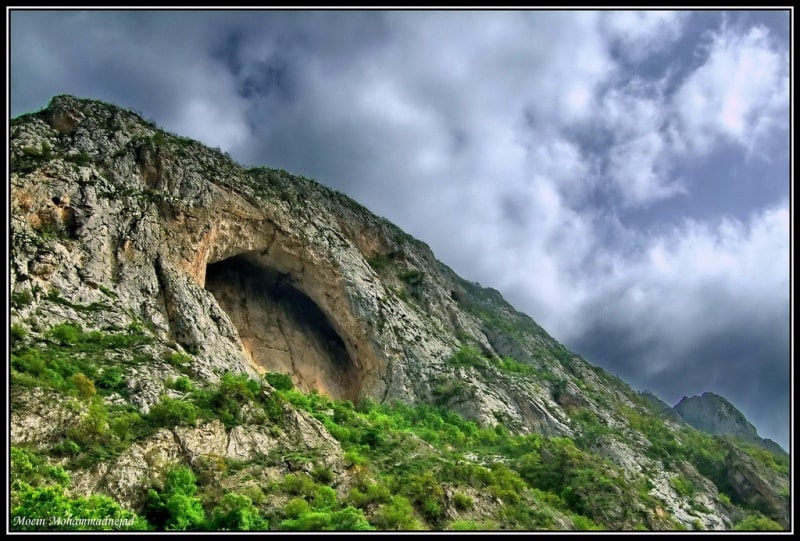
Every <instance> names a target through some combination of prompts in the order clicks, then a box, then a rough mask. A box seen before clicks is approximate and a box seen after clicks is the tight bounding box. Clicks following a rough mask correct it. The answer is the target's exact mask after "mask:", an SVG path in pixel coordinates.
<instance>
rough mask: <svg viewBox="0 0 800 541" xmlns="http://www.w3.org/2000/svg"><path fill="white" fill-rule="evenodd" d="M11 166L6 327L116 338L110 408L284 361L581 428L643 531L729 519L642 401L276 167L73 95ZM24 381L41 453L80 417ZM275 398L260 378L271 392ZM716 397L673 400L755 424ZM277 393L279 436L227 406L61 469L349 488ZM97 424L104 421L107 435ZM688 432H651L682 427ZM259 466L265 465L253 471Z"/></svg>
mask: <svg viewBox="0 0 800 541" xmlns="http://www.w3.org/2000/svg"><path fill="white" fill-rule="evenodd" d="M10 158H11V178H10V184H11V192H10V233H11V235H10V248H9V250H10V259H9V263H10V277H9V278H10V291H11V318H12V323H13V327H12V340H13V341H16V343H17V344H22V345H23V346H24V345H26V344H35V345H36V346H37V347H49V346H52V345H54V344H59V347H75V348H76V349H77V346H78V344H77V343H75V342H74V341H72V342H70V337H69V336H61V338H59V336H60V335H59V334H58V333H56V332H55V329H57V327H58V326H59V325H62V324H64V323H65V322H66V323H69V324H70V325H71V327H70V328H72V329H73V331H72V332H76V331H74V328H75V327H76V326H77V327H79V328H80V332H83V333H86V334H85V335H84V336H83V337H82V339H85V340H89V341H90V342H91V341H92V340H95V341H98V340H102V339H103V336H105V335H110V336H112V337H113V339H114V340H116V341H117V342H114V345H113V347H111V346H109V347H108V348H107V349H106V350H104V351H103V356H104V357H103V359H102V361H103V364H104V367H103V368H102V369H100V368H97V367H95V368H97V375H98V378H100V377H105V376H108V374H107V373H106V370H107V368H108V367H109V366H114V367H115V368H118V369H119V371H120V373H121V375H122V380H123V381H124V382H125V383H124V386H121V387H119V388H117V389H116V391H115V394H113V395H104V396H103V398H104V400H106V402H108V403H111V404H114V405H117V406H125V407H131V406H132V407H133V408H135V410H136V411H137V412H139V413H141V414H143V415H144V414H147V412H148V411H150V410H151V407H152V406H153V405H154V404H156V403H157V402H159V400H160V399H161V398H163V396H164V395H167V396H170V397H172V398H175V399H176V400H180V398H181V392H180V391H177V390H176V389H177V387H176V380H177V379H178V378H186V379H188V380H190V382H191V384H193V385H197V386H199V387H204V386H210V385H212V384H216V383H218V382H219V381H220V380H221V379H223V377H224V376H225V374H226V373H234V374H246V375H248V376H250V377H252V378H254V379H259V378H260V376H261V375H262V374H264V373H267V372H281V373H284V374H288V375H290V376H291V377H292V380H293V381H294V384H295V385H296V386H297V387H299V388H300V389H301V390H303V391H305V392H311V391H318V392H319V393H322V394H325V395H328V396H330V397H332V398H335V399H340V400H350V401H352V402H359V401H364V400H366V399H370V400H372V401H376V402H383V403H388V402H392V401H402V402H405V403H408V404H433V405H437V406H443V407H446V408H448V409H450V410H452V411H455V412H456V413H459V414H460V415H462V416H463V417H465V418H467V419H470V420H473V421H476V422H477V423H478V424H480V425H482V426H484V427H494V428H495V430H497V431H502V430H503V429H507V430H509V431H511V432H514V433H517V434H528V433H536V434H541V435H544V436H552V437H557V436H563V437H572V438H576V439H578V438H582V441H583V440H585V441H586V442H588V443H586V446H587V448H588V447H591V448H592V449H593V450H594V452H595V453H596V455H597V456H599V457H602V458H603V459H604V460H606V461H607V462H608V467H609V468H612V466H613V468H617V469H618V470H619V471H620V472H622V474H621V475H623V474H624V475H625V476H626V477H628V478H630V479H632V480H641V479H642V477H643V476H648V479H649V480H650V482H649V484H647V485H643V486H645V488H643V489H642V490H643V491H645V492H647V493H648V494H649V497H652V498H653V502H656V503H654V504H653V508H652V509H647V510H644V511H643V512H646V514H648V517H649V518H648V519H647V520H648V524H649V525H650V526H651V527H654V528H658V529H670V528H672V527H674V526H675V525H676V524H677V525H681V526H683V527H687V528H693V527H698V525H699V527H703V528H707V529H724V528H728V527H730V526H731V523H732V521H731V519H730V517H729V516H728V515H727V511H726V510H725V508H724V506H722V505H721V504H720V496H719V494H718V492H717V490H716V488H715V487H714V485H713V484H712V483H711V482H710V481H708V480H707V479H705V478H704V477H702V476H701V475H700V474H699V473H697V472H696V471H694V470H692V469H691V468H688V466H687V465H686V464H685V463H683V462H682V461H676V462H675V463H667V462H666V461H663V462H662V461H660V460H657V459H654V458H653V456H651V455H652V454H653V453H652V452H651V451H652V449H651V447H652V446H653V442H651V441H650V440H648V438H647V437H646V435H645V434H644V433H643V432H642V431H641V430H639V429H638V428H637V427H638V426H641V425H642V423H644V421H642V419H645V420H648V419H649V418H650V417H653V416H658V415H662V414H664V412H663V411H660V410H658V408H656V409H655V410H654V409H653V402H652V401H650V406H649V407H648V406H647V405H646V404H647V401H646V400H643V399H642V398H641V397H639V396H638V394H637V393H636V392H634V391H633V390H632V389H631V388H630V387H628V386H627V385H626V384H625V383H624V382H622V381H621V380H619V379H617V378H615V377H614V376H612V375H611V374H609V373H607V372H605V371H604V370H602V369H600V368H598V367H594V366H591V365H590V364H589V363H587V362H586V361H584V360H583V359H582V358H581V357H579V356H577V355H574V354H572V353H570V352H569V351H568V350H566V349H565V348H564V347H563V346H561V345H560V344H559V343H558V342H556V341H555V340H554V339H553V338H552V337H550V336H549V335H548V334H547V333H546V332H545V331H544V330H543V329H542V328H541V327H539V326H538V325H537V324H536V323H535V322H534V321H533V320H532V319H531V318H530V317H528V316H526V315H524V314H521V313H519V312H517V311H516V310H514V308H513V307H512V306H510V305H509V304H508V303H507V302H506V301H505V300H504V299H503V298H502V296H501V295H500V294H499V293H498V292H497V291H494V290H492V289H487V288H483V287H481V286H480V285H479V284H475V283H472V282H468V281H466V280H463V279H461V278H460V277H458V276H457V275H456V274H455V273H454V272H453V271H452V270H451V269H449V268H448V267H447V266H445V265H443V264H442V263H440V262H439V261H437V260H436V258H435V257H434V255H433V253H432V252H431V250H430V249H429V247H428V246H427V245H425V244H424V243H422V242H420V241H418V240H416V239H413V238H411V237H410V236H409V235H407V234H405V233H403V232H402V231H401V230H400V229H398V228H397V227H396V226H394V225H392V224H391V223H389V222H388V221H386V220H384V219H382V218H380V217H377V216H375V215H374V214H372V213H370V212H369V211H368V210H367V209H365V208H363V207H361V206H360V205H358V204H357V203H355V202H354V201H352V200H351V199H349V198H347V197H345V196H344V195H342V194H340V193H338V192H336V191H333V190H331V189H328V188H326V187H324V186H322V185H320V184H318V183H317V182H314V181H312V180H310V179H306V178H303V177H299V176H294V175H291V174H289V173H287V172H285V171H282V170H276V169H268V168H253V169H245V168H243V167H241V166H239V165H237V164H236V163H234V162H233V161H232V160H231V159H230V158H229V157H228V156H227V155H225V154H223V153H221V152H219V151H216V150H212V149H209V148H207V147H205V146H203V145H201V144H200V143H197V142H195V141H191V140H189V139H186V138H183V137H180V136H176V135H172V134H168V133H166V132H163V131H161V130H159V129H158V128H157V127H156V126H155V125H154V124H153V123H152V122H148V121H146V120H144V119H142V118H141V117H140V116H139V115H137V114H135V113H133V112H131V111H127V110H124V109H121V108H119V107H115V106H112V105H109V104H105V103H102V102H98V101H92V100H83V99H77V98H74V97H71V96H57V97H56V98H54V99H53V100H52V102H51V103H50V105H49V106H48V107H47V108H46V109H44V110H43V111H40V112H38V113H33V114H30V115H24V116H23V117H20V118H18V119H15V120H13V121H12V123H11V139H10ZM62 331H63V332H67V331H64V330H63V329H62ZM92 333H95V334H92ZM126 337H127V338H126ZM59 340H61V342H59ZM84 354H85V355H89V353H86V352H83V353H81V355H84ZM92 354H96V352H95V353H92ZM87 358H88V357H87ZM29 361H30V360H29ZM31 362H32V361H31ZM12 365H13V362H12ZM28 369H29V371H35V370H36V367H35V366H34V367H30V366H29V367H28ZM90 369H91V367H90V368H87V370H90ZM109 377H110V376H109ZM18 381H22V382H23V384H22V385H21V386H20V387H19V388H14V389H13V392H12V397H11V400H12V411H11V419H10V421H11V439H12V444H13V445H26V446H34V447H40V448H43V449H47V450H52V448H53V446H54V445H57V444H58V443H59V442H63V441H64V440H65V438H66V437H67V435H68V434H69V430H70V426H74V425H75V424H76V423H80V422H83V420H84V419H85V418H86V415H87V413H86V410H87V408H88V406H87V403H86V402H83V401H81V400H78V399H77V398H75V397H70V398H69V399H66V400H65V399H64V397H63V395H58V394H57V393H56V394H51V393H49V392H48V391H43V390H41V389H35V388H29V387H27V386H26V384H25V383H24V382H25V380H24V379H22V380H18ZM223 381H224V379H223ZM262 381H263V380H262ZM182 384H183V385H186V382H185V381H184V382H183V383H182ZM272 390H273V389H272V388H271V387H270V386H269V385H268V384H266V383H265V384H263V387H262V392H263V393H264V396H270V392H271V391H272ZM89 394H91V393H89ZM704 396H705V395H704ZM73 398H74V399H73ZM709 404H711V405H709ZM725 404H727V402H721V401H719V400H716V399H714V400H710V399H705V398H704V399H702V400H700V401H699V402H698V401H695V400H692V399H687V400H686V401H685V403H684V402H682V404H681V405H679V406H680V407H679V408H676V411H677V412H678V413H679V414H680V415H681V416H682V417H683V419H685V420H686V421H687V422H689V423H690V424H694V425H695V426H697V425H698V424H702V425H703V427H704V428H702V429H708V430H711V431H712V432H713V433H726V434H736V435H740V436H744V437H748V438H751V439H752V438H753V437H756V436H757V435H756V434H755V429H753V427H752V426H751V425H749V423H746V420H744V422H743V417H742V416H741V414H740V413H739V412H738V411H736V410H735V408H732V406H731V407H730V408H727V406H725ZM727 405H728V406H730V405H729V404H727ZM284 406H286V407H285V409H284V410H282V411H283V417H282V419H283V421H282V424H281V428H280V429H279V430H278V429H277V428H276V426H274V425H273V426H269V424H268V423H265V422H264V421H263V417H264V415H265V413H264V412H263V411H262V412H260V413H258V412H257V413H258V414H252V415H250V414H248V413H247V412H241V413H242V415H243V419H244V421H243V422H242V423H240V424H239V425H238V426H234V427H233V428H230V425H229V424H228V426H226V424H223V423H222V422H221V421H220V420H213V421H209V420H204V421H197V422H195V423H188V424H187V423H183V424H181V423H177V422H176V423H175V426H172V425H170V426H167V427H166V428H164V427H163V425H161V426H160V428H159V429H158V430H155V432H154V433H148V435H147V436H146V437H143V438H140V439H137V440H136V441H135V442H134V443H133V444H130V441H128V443H129V444H130V445H129V446H128V447H126V448H125V450H124V451H121V452H120V453H119V454H118V455H114V457H113V458H112V459H109V460H104V461H101V462H100V463H99V464H97V465H96V466H94V467H92V468H89V469H79V470H77V471H75V472H72V485H71V490H72V491H73V492H76V493H79V494H92V493H98V492H102V493H106V494H108V495H110V496H112V497H114V498H116V499H118V500H119V501H120V502H121V503H122V504H123V505H125V506H126V507H129V508H130V509H137V508H140V507H141V505H142V503H143V502H144V500H145V499H146V496H147V489H148V488H149V487H152V485H153V483H157V482H158V481H159V480H160V479H161V478H162V476H163V473H164V468H165V467H166V465H168V464H174V463H176V462H177V463H185V464H191V465H192V466H193V468H195V470H197V471H201V472H204V475H206V476H207V479H206V481H207V482H208V484H214V483H215V482H216V480H217V477H215V476H218V474H219V471H220V468H222V467H223V466H224V464H225V463H226V461H237V462H238V463H240V464H249V466H247V465H246V466H243V468H245V469H244V470H242V471H241V472H239V473H240V474H241V477H242V479H245V478H246V480H247V482H248V483H252V482H254V479H260V480H262V481H263V482H271V481H273V480H275V479H277V478H278V477H279V476H280V474H279V473H278V472H276V471H273V470H275V469H276V468H277V466H275V464H276V463H278V464H281V466H280V467H281V468H283V469H284V470H285V471H306V472H311V471H312V469H313V468H315V467H318V466H320V465H321V466H324V467H325V468H328V469H329V470H330V471H331V472H332V473H333V475H338V476H340V479H342V480H343V481H342V486H347V484H348V483H349V482H351V481H352V477H353V474H352V472H349V471H346V470H347V468H348V467H349V466H346V465H345V461H344V459H343V456H344V455H343V452H342V448H341V446H340V444H339V442H338V441H337V440H336V439H335V438H334V437H333V436H332V435H331V433H330V432H329V431H328V430H327V429H326V427H325V425H324V424H323V423H322V422H320V421H319V420H317V419H316V418H315V417H314V416H312V415H311V414H309V413H306V412H304V411H301V410H299V409H296V408H292V407H288V405H286V404H284ZM656 406H658V404H656ZM726 408H727V409H726ZM737 414H738V415H737ZM259 416H260V417H259ZM709 416H710V417H709ZM259 419H261V420H259ZM637 419H638V420H639V424H638V425H637V424H636V423H634V420H637ZM690 419H692V420H690ZM708 419H711V421H709V422H710V424H708V423H706V424H703V423H705V422H706V420H708ZM101 421H102V419H100V420H99V421H98V422H97V425H96V426H95V428H96V430H97V431H98V432H102V431H108V430H110V428H109V427H105V426H103V425H102V422H101ZM695 423H697V424H695ZM682 426H683V425H681V426H679V425H678V424H677V423H674V422H670V421H668V420H665V421H664V427H662V428H664V430H666V431H667V432H669V434H672V435H675V436H676V437H677V438H679V436H678V434H679V432H680V430H681V427H682ZM117 428H118V427H117ZM425 445H427V444H425ZM676 445H677V444H676ZM264 457H270V466H269V467H268V468H263V467H262V468H261V469H260V470H258V471H256V470H255V469H253V470H252V471H251V470H250V469H247V468H258V465H259V460H262V459H263V458H264ZM746 458H747V457H744V458H742V457H739V456H738V455H736V456H734V455H731V459H730V460H731V461H732V462H731V469H732V472H733V473H732V474H731V475H732V477H731V479H730V482H731V483H733V484H736V485H737V486H739V487H740V489H741V490H742V494H741V495H740V498H741V499H747V498H748V496H747V495H746V494H747V493H748V491H755V492H757V493H759V494H761V500H764V501H767V502H772V503H768V505H767V508H768V509H767V510H768V511H769V512H770V513H771V516H776V517H778V518H780V519H782V518H783V517H784V516H783V515H781V514H780V510H781V509H782V508H781V507H780V505H782V500H780V499H778V500H775V499H774V498H772V495H771V493H769V492H768V491H767V489H766V488H765V487H766V485H765V482H764V479H766V477H765V475H764V474H763V472H760V471H759V470H758V469H755V467H752V466H753V465H752V464H749V463H747V461H746V460H745V459H746ZM465 460H470V459H469V458H467V457H465ZM481 460H482V459H481ZM687 468H688V469H687ZM615 471H617V470H615ZM678 475H683V476H689V477H691V478H692V479H694V481H695V482H694V485H693V486H695V487H696V490H697V491H696V493H695V494H694V495H693V496H692V498H691V500H690V499H688V498H687V497H686V496H685V495H680V494H678V493H677V492H676V491H675V490H674V488H673V487H672V485H671V483H672V484H674V481H670V480H671V479H674V478H675V477H676V476H678ZM348 476H349V478H348ZM235 477H236V476H230V477H226V478H225V480H224V482H223V480H220V483H219V485H218V486H220V487H222V486H223V484H225V483H231V482H232V481H231V479H233V478H235ZM243 482H244V481H243ZM767 484H768V483H767ZM225 486H228V485H225ZM448 490H450V489H448ZM447 494H450V493H449V492H448V493H447ZM776 497H777V496H776ZM447 498H448V501H449V499H452V495H448V496H447ZM476 500H478V503H477V504H476V508H475V509H476V511H475V512H476V513H477V510H479V509H481V508H484V507H485V509H486V513H490V512H494V511H492V509H494V508H495V507H497V506H498V505H499V502H494V501H493V499H492V498H490V496H489V495H487V494H482V495H481V497H478V495H477V492H476ZM484 500H485V501H484ZM761 500H759V501H761ZM284 503H285V502H284ZM773 503H774V505H773ZM698 509H699V511H698ZM451 511H452V510H451ZM451 511H448V513H450V512H451ZM619 511H621V513H620V514H621V515H626V513H627V511H626V510H619ZM623 511H624V512H623ZM448 516H450V517H451V518H454V517H455V516H456V515H454V514H452V513H451V515H448ZM458 516H462V515H458ZM474 516H476V517H477V516H478V515H477V514H476V515H474ZM554 520H555V523H556V524H557V525H560V526H562V527H569V526H570V522H569V520H570V519H568V518H567V517H566V516H561V515H560V514H559V516H558V517H556V518H555V519H554ZM626 520H627V519H626ZM631 524H633V522H632V523H631Z"/></svg>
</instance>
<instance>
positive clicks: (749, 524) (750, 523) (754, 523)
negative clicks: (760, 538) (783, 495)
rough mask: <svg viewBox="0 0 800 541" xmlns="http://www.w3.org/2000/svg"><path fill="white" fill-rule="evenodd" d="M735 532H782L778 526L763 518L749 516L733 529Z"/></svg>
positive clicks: (772, 521)
mask: <svg viewBox="0 0 800 541" xmlns="http://www.w3.org/2000/svg"><path fill="white" fill-rule="evenodd" d="M733 529H734V530H736V531H740V532H741V531H743V532H756V531H779V530H784V529H785V528H783V527H782V526H781V525H780V524H778V523H777V522H775V521H774V520H771V519H768V518H767V517H765V516H759V515H750V516H748V517H747V518H745V519H744V520H742V521H741V522H739V523H738V524H736V526H734V527H733Z"/></svg>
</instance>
